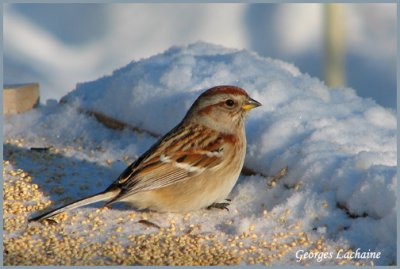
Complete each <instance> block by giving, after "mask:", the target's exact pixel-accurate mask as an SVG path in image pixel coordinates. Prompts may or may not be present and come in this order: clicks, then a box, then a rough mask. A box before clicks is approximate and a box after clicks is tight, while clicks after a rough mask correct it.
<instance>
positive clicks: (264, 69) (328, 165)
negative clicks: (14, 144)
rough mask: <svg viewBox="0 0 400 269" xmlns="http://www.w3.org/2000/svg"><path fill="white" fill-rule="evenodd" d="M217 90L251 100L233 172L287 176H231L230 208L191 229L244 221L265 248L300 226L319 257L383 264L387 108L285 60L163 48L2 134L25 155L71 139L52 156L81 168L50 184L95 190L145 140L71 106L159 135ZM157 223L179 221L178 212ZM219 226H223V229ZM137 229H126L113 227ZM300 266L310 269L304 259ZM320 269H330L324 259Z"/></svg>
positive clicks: (388, 173) (9, 120)
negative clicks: (345, 252)
mask: <svg viewBox="0 0 400 269" xmlns="http://www.w3.org/2000/svg"><path fill="white" fill-rule="evenodd" d="M222 84H232V85H237V86H240V87H242V88H244V89H246V91H247V92H248V93H249V95H250V96H251V97H252V98H254V99H256V100H258V101H259V102H261V103H262V104H263V106H262V107H259V108H257V109H255V110H253V111H251V113H250V115H249V117H248V120H247V124H246V133H247V140H248V148H247V155H246V160H245V166H246V167H248V168H250V169H252V170H254V171H257V172H258V173H261V174H264V175H270V176H272V175H275V174H276V173H278V172H279V171H280V170H281V169H282V168H284V167H285V166H287V167H288V172H287V174H286V175H284V177H283V178H281V179H280V180H279V181H277V182H276V185H275V186H274V187H270V188H269V187H268V186H267V180H268V178H267V179H266V178H264V177H263V176H261V175H252V176H244V175H242V176H241V177H240V179H239V182H238V183H237V185H236V187H235V188H234V190H233V191H232V193H231V195H230V197H231V198H232V204H231V205H230V206H229V208H230V212H225V211H215V212H214V211H212V212H211V213H207V214H208V215H207V214H206V215H204V212H203V211H199V212H193V214H192V217H191V222H193V223H196V224H206V225H202V232H211V233H213V232H216V231H223V232H225V233H226V234H238V235H239V234H241V233H242V232H243V231H246V230H248V229H249V227H250V225H254V230H255V231H256V232H257V233H259V234H262V235H263V236H265V238H266V239H267V240H269V239H271V238H272V231H276V230H277V231H284V230H285V229H286V228H287V227H288V226H290V225H295V224H296V223H299V222H300V223H301V227H302V229H303V230H305V231H307V232H308V233H309V234H311V235H312V236H314V237H315V238H318V237H319V236H320V235H324V236H325V238H326V239H327V241H328V250H331V251H334V250H335V248H336V247H341V248H349V247H351V248H353V249H354V250H355V249H357V248H361V250H363V251H368V250H370V251H376V252H382V255H381V258H380V259H378V260H375V261H374V262H375V264H377V265H387V264H390V263H395V262H396V199H397V195H396V190H397V182H396V179H397V172H396V165H397V150H396V149H397V144H396V141H397V140H396V134H397V124H396V117H395V113H394V111H392V110H390V109H387V108H383V107H381V106H379V105H377V104H376V103H375V102H374V101H373V100H371V99H363V98H360V97H359V96H357V95H356V94H355V91H354V90H353V89H350V88H341V89H329V88H328V87H327V86H326V85H324V83H323V82H321V81H319V80H318V79H316V78H313V77H310V76H309V75H307V74H303V73H301V70H299V69H298V68H297V67H295V66H293V65H292V64H289V63H286V62H282V61H279V60H275V59H270V58H263V57H260V56H258V55H257V54H255V53H253V52H250V51H247V50H236V49H227V48H224V47H222V46H217V45H212V44H208V43H203V42H197V43H194V44H191V45H188V46H183V47H178V46H176V47H172V48H170V49H168V50H167V51H165V52H164V53H161V54H157V55H154V56H151V57H149V58H147V59H143V60H140V61H132V62H131V63H129V64H128V65H126V66H124V67H122V68H119V69H117V70H115V71H114V72H113V73H112V75H110V76H105V77H102V78H99V79H98V80H95V81H90V82H84V83H79V84H77V86H76V88H75V89H74V90H73V91H71V92H70V93H68V94H67V95H66V96H64V97H63V98H62V100H63V102H65V103H64V104H62V105H61V104H55V103H53V102H48V104H47V105H44V106H42V107H40V108H38V109H35V110H32V111H30V112H27V113H24V114H21V115H15V116H10V117H6V118H5V123H4V136H5V137H4V138H5V140H7V139H11V138H24V140H25V141H26V142H27V145H26V146H27V147H29V146H47V145H56V146H59V147H65V146H73V145H74V144H75V143H76V141H79V143H80V145H82V146H81V147H79V148H74V147H73V148H71V149H70V150H68V151H66V152H65V153H63V154H64V157H65V158H67V157H68V158H72V160H75V161H84V162H90V164H91V165H90V166H89V165H87V163H86V165H84V164H82V165H81V167H78V168H76V169H75V170H73V171H69V173H67V174H66V175H65V178H63V179H62V181H61V185H63V187H64V188H65V191H66V193H68V194H70V196H71V197H73V198H80V197H82V195H89V194H92V193H94V192H97V191H101V190H102V188H105V187H107V185H108V184H110V183H111V182H112V181H113V180H114V179H115V178H116V177H117V176H118V175H119V173H120V172H122V170H123V169H124V167H125V163H124V162H122V161H121V160H123V159H124V156H128V159H129V160H131V161H132V160H134V159H135V158H137V157H138V156H139V155H140V154H141V153H143V152H144V151H145V150H146V149H147V148H148V147H149V146H151V144H152V143H154V142H155V141H156V138H154V137H151V136H149V135H148V134H146V133H141V134H139V133H135V132H132V131H130V130H128V129H125V130H123V131H114V130H110V129H107V128H106V127H104V126H103V125H101V124H100V123H98V122H97V121H95V120H94V119H93V118H92V117H89V116H87V115H86V114H84V113H80V112H78V110H77V108H80V109H84V110H88V111H96V112H100V113H102V114H104V115H107V116H109V117H112V118H114V119H117V120H119V121H122V122H125V123H127V124H129V125H132V126H136V127H139V128H141V129H143V130H147V131H150V132H153V133H156V134H159V135H162V134H164V133H165V132H167V131H168V130H169V129H171V128H172V127H174V126H175V125H176V124H177V123H178V122H179V121H180V120H181V119H182V117H183V116H184V114H185V112H186V111H187V109H188V108H189V107H190V105H191V104H192V102H193V101H194V100H195V99H196V97H197V96H198V95H199V94H200V93H201V92H202V91H204V90H205V89H207V88H210V87H212V86H216V85H222ZM99 148H100V149H101V150H99ZM107 160H111V165H110V166H109V167H107V166H104V163H105V162H106V161H107ZM92 166H93V167H92ZM96 167H97V169H96ZM98 167H100V170H101V171H99V168H98ZM31 168H33V169H35V165H34V164H31ZM91 169H96V171H92V170H91ZM92 173H95V174H94V175H96V178H97V177H100V178H102V180H100V179H95V182H97V184H91V183H90V182H91V180H94V179H93V177H91V176H90V175H92ZM81 174H84V175H85V176H84V179H85V182H87V183H88V185H89V188H88V189H84V190H80V191H78V192H77V191H76V188H77V185H76V184H75V183H73V182H74V181H76V180H80V178H81V177H80V175H81ZM41 180H42V182H40V181H39V183H38V184H39V186H40V187H42V185H43V184H45V182H44V180H45V179H44V178H42V179H41ZM68 182H70V183H68ZM71 182H72V183H71ZM67 183H68V184H67ZM52 198H55V197H52ZM264 210H266V211H267V212H269V213H271V214H273V215H274V216H284V225H283V224H282V222H280V221H279V218H271V219H268V220H266V219H265V218H262V217H261V216H262V214H263V213H262V212H264ZM90 211H93V208H90V207H89V208H88V207H86V208H84V209H82V214H83V213H85V212H90ZM104 214H109V216H108V217H107V218H109V220H108V221H109V222H110V225H111V227H112V225H114V224H113V223H114V220H115V219H117V218H119V217H121V216H123V215H124V214H127V212H126V211H119V210H111V211H108V212H106V213H104ZM110 216H112V217H110ZM168 216H173V217H174V218H175V219H176V220H177V222H178V223H179V222H182V220H181V216H180V215H179V214H168ZM152 217H153V219H152V221H154V222H155V223H158V224H159V225H160V224H161V225H162V224H163V223H165V218H164V217H163V214H157V213H155V214H152ZM227 220H232V221H233V225H230V226H229V225H225V224H224V223H225V221H227ZM77 225H78V224H77ZM69 229H74V230H79V227H76V226H75V227H70V228H69ZM144 232H146V231H145V230H144V229H143V228H141V227H136V226H135V227H131V228H130V229H129V230H124V231H123V233H144ZM105 236H106V235H105ZM97 240H99V241H101V240H102V238H98V239H97ZM295 258H296V257H295V254H294V253H293V255H287V256H286V257H284V258H283V259H282V260H280V261H278V262H277V263H276V264H297V263H296V261H295V260H296V259H295ZM307 262H311V263H312V264H320V263H318V262H317V261H316V260H314V261H310V260H309V261H307ZM324 262H325V263H326V264H335V260H334V259H326V260H324Z"/></svg>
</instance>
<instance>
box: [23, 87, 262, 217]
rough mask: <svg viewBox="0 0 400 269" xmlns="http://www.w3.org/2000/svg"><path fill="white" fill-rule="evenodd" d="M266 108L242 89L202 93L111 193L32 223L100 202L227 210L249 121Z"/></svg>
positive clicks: (171, 209)
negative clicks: (249, 115)
mask: <svg viewBox="0 0 400 269" xmlns="http://www.w3.org/2000/svg"><path fill="white" fill-rule="evenodd" d="M260 105H261V104H260V103H259V102H257V101H255V100H253V99H251V98H250V97H249V95H248V94H247V93H246V92H245V91H244V90H243V89H241V88H239V87H235V86H217V87H214V88H211V89H209V90H207V91H205V92H204V93H202V94H201V95H200V96H199V97H198V98H197V100H196V101H195V102H194V104H193V105H192V107H191V108H190V109H189V111H188V112H187V114H186V116H185V117H184V118H183V120H182V121H181V122H180V123H179V124H178V125H177V126H176V127H175V128H173V129H172V130H171V131H169V132H168V133H167V134H166V135H164V136H163V137H162V138H161V139H160V140H158V141H157V142H156V143H155V144H154V145H153V146H152V147H151V148H150V149H149V150H148V151H146V152H145V153H144V154H143V155H142V156H140V158H138V159H137V160H136V161H135V162H133V163H132V164H131V165H130V166H129V167H127V168H126V169H125V171H123V172H122V174H121V175H120V176H119V177H118V179H117V180H116V181H115V182H113V183H112V184H111V185H110V186H109V187H108V188H107V189H106V190H105V191H103V192H100V193H98V194H95V195H92V196H89V197H86V198H83V199H80V200H78V201H75V202H72V203H70V204H68V205H66V206H63V207H60V208H56V209H54V210H52V211H50V212H48V213H45V214H42V215H40V216H37V217H35V218H32V219H30V220H29V221H38V220H43V219H47V218H50V217H52V216H55V215H57V214H60V213H62V212H64V211H66V210H71V209H74V208H77V207H81V206H84V205H87V204H91V203H95V202H98V201H105V202H106V203H105V206H106V205H110V204H112V203H115V202H118V201H124V202H129V203H131V204H133V206H134V207H135V208H137V209H150V210H155V211H159V212H188V211H192V210H197V209H200V208H205V207H210V206H211V207H219V208H225V206H226V205H228V203H221V202H222V201H224V199H226V197H227V196H228V194H229V193H230V192H231V190H232V188H233V186H234V185H235V183H236V181H237V179H238V177H239V174H240V171H241V169H242V167H243V163H244V157H245V153H246V135H245V130H244V121H245V118H246V115H247V113H248V112H249V111H250V110H251V109H253V108H255V107H258V106H260Z"/></svg>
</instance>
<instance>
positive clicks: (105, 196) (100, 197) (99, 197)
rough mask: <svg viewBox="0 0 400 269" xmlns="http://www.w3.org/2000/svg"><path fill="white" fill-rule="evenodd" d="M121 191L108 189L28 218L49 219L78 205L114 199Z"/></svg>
mask: <svg viewBox="0 0 400 269" xmlns="http://www.w3.org/2000/svg"><path fill="white" fill-rule="evenodd" d="M119 192H120V190H119V189H115V190H108V191H105V192H101V193H98V194H94V195H91V196H88V197H85V198H83V199H80V200H77V201H74V202H72V203H70V204H67V205H65V206H62V207H59V208H55V209H53V210H51V211H49V212H47V213H44V214H42V215H39V216H37V217H34V218H31V219H29V220H28V222H31V221H40V220H44V219H48V218H51V217H53V216H55V215H58V214H60V213H62V212H65V211H67V210H71V209H74V208H77V207H81V206H85V205H89V204H93V203H96V202H100V201H106V200H109V199H112V198H114V197H115V196H117V195H118V193H119Z"/></svg>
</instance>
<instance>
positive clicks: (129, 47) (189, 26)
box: [4, 3, 398, 108]
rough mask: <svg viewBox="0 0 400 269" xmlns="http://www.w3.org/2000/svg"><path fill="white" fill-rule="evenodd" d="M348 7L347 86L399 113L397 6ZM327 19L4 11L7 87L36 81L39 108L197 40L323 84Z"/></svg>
mask: <svg viewBox="0 0 400 269" xmlns="http://www.w3.org/2000/svg"><path fill="white" fill-rule="evenodd" d="M344 9H345V10H344V13H345V14H344V18H343V20H342V22H343V23H344V30H345V33H344V34H345V37H346V42H345V43H346V55H345V56H346V68H345V69H346V77H347V82H346V83H347V85H350V86H351V87H354V88H355V89H356V90H357V93H358V95H360V96H364V97H371V98H373V99H374V100H375V101H376V102H378V103H379V104H381V105H383V106H386V107H391V108H396V59H397V58H396V51H397V49H396V48H397V47H396V44H397V39H398V37H397V31H396V25H397V24H396V20H397V12H396V4H395V3H362V4H357V3H355V4H354V3H352V4H346V5H344ZM323 15H324V8H323V4H319V3H289V4H270V3H261V4H260V3H256V4H241V3H201V4H187V3H174V4H165V3H163V4H155V3H154V4H150V5H149V4H140V3H125V4H112V5H104V4H57V5H51V4H50V5H49V4H36V3H35V4H26V3H16V4H6V5H4V80H5V83H7V84H15V83H25V82H39V83H40V88H41V97H42V99H41V100H42V101H46V100H48V99H50V98H53V99H57V100H59V99H60V98H61V97H62V96H63V95H65V94H66V93H67V92H68V91H70V90H71V88H73V87H74V86H75V84H76V82H77V81H88V80H94V79H96V78H98V77H99V76H100V75H103V74H107V75H108V74H110V73H111V71H112V70H114V69H116V68H117V67H119V66H122V65H125V64H126V63H127V60H130V59H135V60H138V59H141V58H143V57H149V56H151V55H154V54H156V53H160V52H161V51H164V50H165V49H167V48H169V47H170V46H172V45H185V44H190V43H193V42H196V41H198V40H202V41H206V42H210V43H214V44H219V45H223V46H225V47H234V48H243V49H249V50H253V51H256V52H257V53H259V54H260V55H263V56H268V57H273V58H279V59H282V60H285V61H287V62H294V63H295V64H296V65H297V66H299V67H300V68H301V70H302V73H309V74H311V75H312V76H317V77H319V78H321V79H322V78H323V77H324V74H323V70H324V67H323V63H324V55H323V44H324V41H323V34H324V31H323V29H324V27H323V26H324V16H323ZM149 18H151V20H149ZM149 33H152V34H149ZM26 40H29V46H26V45H25V44H26Z"/></svg>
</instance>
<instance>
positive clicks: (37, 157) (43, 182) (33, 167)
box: [3, 143, 133, 215]
mask: <svg viewBox="0 0 400 269" xmlns="http://www.w3.org/2000/svg"><path fill="white" fill-rule="evenodd" d="M3 160H5V161H8V162H9V163H10V164H11V165H12V167H13V170H18V169H21V170H22V171H23V172H25V173H26V174H27V175H29V176H30V177H31V183H32V184H36V185H37V186H38V189H39V190H40V191H41V192H42V193H43V194H44V195H45V196H47V197H49V199H50V200H51V201H52V202H53V203H52V204H53V205H52V206H50V207H49V208H46V209H44V210H43V211H42V212H45V211H47V210H50V209H52V208H54V207H59V206H63V205H65V204H67V203H70V202H73V201H74V200H77V199H80V198H83V197H86V196H89V195H93V194H96V193H99V192H101V191H104V190H105V189H106V188H107V187H108V186H109V185H110V184H111V183H112V182H113V181H114V180H115V179H116V178H117V177H118V175H119V172H120V171H117V169H115V168H113V166H112V165H102V164H99V163H95V162H90V161H87V160H82V159H78V158H75V157H68V156H65V155H63V154H62V153H57V152H55V151H53V150H52V149H51V148H50V149H47V148H31V149H29V148H22V147H18V146H16V145H13V144H8V143H5V144H3ZM99 206H102V203H101V202H99V203H93V204H91V205H87V206H85V207H92V208H98V207H99ZM112 208H113V209H118V210H123V211H125V210H132V209H133V208H132V207H130V208H129V207H128V206H127V204H125V203H116V204H115V205H113V206H112ZM37 213H41V212H35V213H34V214H35V215H36V214H37Z"/></svg>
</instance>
